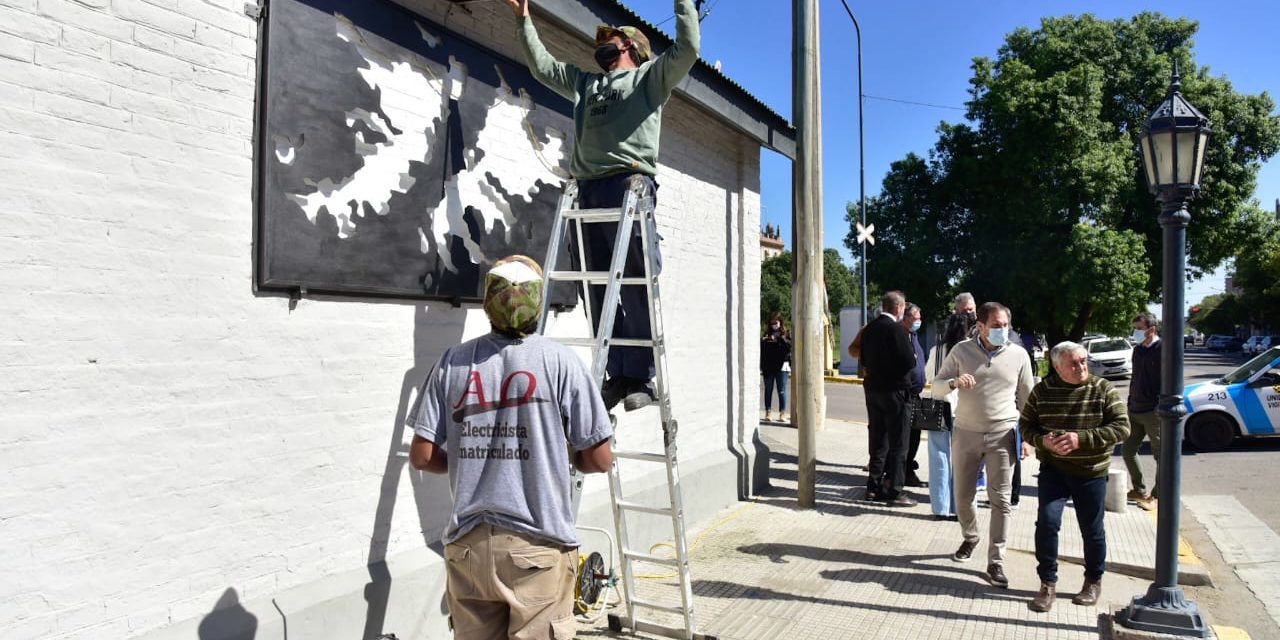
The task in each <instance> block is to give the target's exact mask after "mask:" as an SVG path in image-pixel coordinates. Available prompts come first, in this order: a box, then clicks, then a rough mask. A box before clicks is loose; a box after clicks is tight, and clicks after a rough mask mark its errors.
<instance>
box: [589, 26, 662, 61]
mask: <svg viewBox="0 0 1280 640" xmlns="http://www.w3.org/2000/svg"><path fill="white" fill-rule="evenodd" d="M614 36H618V37H621V38H623V39H625V40H630V41H631V43H632V44H633V45H635V47H636V53H638V54H640V62H645V61H647V60H648V59H649V58H652V57H653V47H651V46H649V38H648V37H646V36H645V35H644V33H642V32H641V31H640V30H639V29H637V28H635V27H613V26H609V25H607V24H602V25H600V26H598V27H596V45H597V46H599V45H602V44H604V43H605V42H608V41H609V38H612V37H614Z"/></svg>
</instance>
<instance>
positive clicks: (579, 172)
mask: <svg viewBox="0 0 1280 640" xmlns="http://www.w3.org/2000/svg"><path fill="white" fill-rule="evenodd" d="M506 3H507V4H508V5H509V6H510V7H511V9H512V10H513V11H515V13H516V18H517V20H519V22H520V34H519V35H520V45H521V47H522V48H523V49H524V55H525V61H526V62H527V63H528V65H529V71H530V72H531V73H532V74H533V77H535V78H537V79H538V81H539V82H541V83H542V84H545V85H547V86H548V87H550V88H551V89H552V90H554V91H556V92H557V93H559V94H560V95H562V96H564V97H565V98H567V99H569V100H571V101H573V103H574V107H573V124H574V127H573V129H574V146H573V160H572V163H571V165H570V173H572V174H573V177H574V178H575V179H576V180H577V182H578V206H580V207H582V208H584V209H612V208H615V207H620V206H622V199H623V196H624V195H625V194H626V193H627V190H628V189H630V188H632V186H633V185H635V184H639V185H641V186H642V187H643V191H645V192H647V193H649V194H655V193H656V192H657V189H658V185H657V182H656V181H655V180H654V176H656V175H657V173H658V140H659V138H660V137H661V132H662V106H663V104H665V103H666V101H667V99H668V98H670V97H671V92H672V91H673V90H675V87H676V85H677V84H679V82H680V81H681V80H682V79H684V77H685V75H687V74H688V73H689V70H690V69H692V68H693V64H694V62H696V61H697V60H698V47H699V39H700V37H699V29H698V11H697V9H696V8H695V7H694V4H693V0H675V13H676V42H675V44H674V45H672V46H671V47H670V48H668V49H667V50H666V51H663V52H662V55H659V56H657V57H656V58H655V57H653V50H652V48H651V47H650V46H649V39H648V38H647V37H645V35H644V33H642V32H641V31H640V30H639V29H637V28H635V27H629V26H623V27H611V26H608V25H601V26H600V27H599V28H598V29H597V30H596V50H595V59H596V64H598V65H600V69H601V71H602V73H601V72H594V71H586V70H584V69H581V68H579V67H577V66H575V65H572V64H566V63H563V62H560V61H558V60H556V59H555V58H553V57H552V56H551V54H550V53H548V52H547V49H546V47H544V46H543V45H542V41H541V40H539V38H538V32H537V30H536V29H534V26H533V20H532V19H531V18H530V17H529V0H506ZM637 181H638V183H637ZM647 231H648V236H649V241H650V245H651V251H652V252H653V260H654V266H655V272H654V273H653V274H652V275H654V276H657V275H658V273H659V272H661V271H662V255H661V253H660V252H659V246H658V240H659V238H658V230H657V229H656V228H654V227H652V226H651V227H650V228H649V229H648V230H647ZM624 232H625V233H631V236H632V237H631V241H630V243H629V244H628V247H629V249H628V252H627V256H626V265H625V267H624V268H623V275H625V276H627V277H635V276H644V275H645V274H644V253H643V248H642V246H641V243H642V239H641V235H640V225H639V224H635V225H632V229H627V230H624ZM617 233H618V225H617V223H612V222H602V223H595V224H589V225H584V229H583V234H584V235H585V236H586V238H585V242H584V244H585V246H584V247H583V250H584V253H585V257H586V268H587V269H588V270H590V271H608V270H609V266H610V265H609V263H610V260H611V259H612V257H613V246H614V239H615V238H616V237H617ZM604 290H605V287H604V285H590V286H587V287H586V294H587V298H588V300H589V303H590V304H591V309H592V313H591V318H592V322H594V323H597V324H598V323H599V322H600V316H601V309H602V307H603V305H604V300H603V299H604ZM619 304H620V306H621V308H620V309H618V313H617V315H616V316H615V321H614V324H613V334H612V335H613V337H615V338H642V339H647V338H649V337H651V336H652V331H651V327H650V326H649V300H648V298H646V297H645V290H644V288H643V287H637V286H625V287H622V290H621V294H620V297H619ZM593 329H594V330H596V331H600V328H599V327H593ZM607 371H608V374H609V378H608V380H606V381H605V383H604V388H603V394H604V400H605V406H606V407H608V408H610V409H612V408H613V407H614V405H616V404H618V402H622V403H623V408H625V409H626V410H627V411H634V410H636V409H639V408H641V407H644V406H646V405H649V404H651V403H652V402H653V400H654V397H655V396H654V389H653V383H652V382H651V381H652V380H653V376H654V373H655V371H654V364H653V350H652V349H650V348H649V347H613V348H611V349H609V362H608V365H607Z"/></svg>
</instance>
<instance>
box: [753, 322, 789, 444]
mask: <svg viewBox="0 0 1280 640" xmlns="http://www.w3.org/2000/svg"><path fill="white" fill-rule="evenodd" d="M760 373H762V374H764V419H765V420H766V421H768V420H772V419H773V388H774V386H775V385H777V387H778V419H779V420H786V416H787V383H788V378H790V377H791V334H790V333H787V325H786V323H785V322H784V321H783V319H782V314H781V313H775V314H773V317H772V318H770V319H769V328H768V329H765V332H764V338H762V339H761V340H760Z"/></svg>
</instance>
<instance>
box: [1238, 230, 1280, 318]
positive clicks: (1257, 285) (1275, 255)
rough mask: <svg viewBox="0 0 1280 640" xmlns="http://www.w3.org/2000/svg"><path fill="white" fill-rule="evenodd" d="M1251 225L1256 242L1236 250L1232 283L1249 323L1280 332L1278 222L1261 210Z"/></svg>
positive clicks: (1279, 239)
mask: <svg viewBox="0 0 1280 640" xmlns="http://www.w3.org/2000/svg"><path fill="white" fill-rule="evenodd" d="M1252 222H1253V225H1254V227H1255V232H1254V234H1253V235H1254V237H1255V238H1256V239H1257V241H1256V242H1251V243H1249V244H1248V245H1246V246H1243V247H1241V248H1240V251H1239V253H1238V254H1237V255H1236V259H1235V278H1234V281H1235V284H1236V286H1238V287H1240V289H1241V290H1242V293H1241V295H1240V303H1241V306H1242V307H1244V309H1245V310H1246V315H1247V316H1248V317H1249V319H1250V320H1251V321H1252V323H1253V324H1256V325H1260V326H1261V327H1263V328H1266V329H1268V330H1272V331H1274V330H1276V329H1280V222H1277V221H1276V219H1275V218H1274V217H1272V215H1271V214H1269V213H1266V212H1263V211H1262V210H1257V211H1255V215H1254V216H1253V221H1252Z"/></svg>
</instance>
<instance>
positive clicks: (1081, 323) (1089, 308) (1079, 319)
mask: <svg viewBox="0 0 1280 640" xmlns="http://www.w3.org/2000/svg"><path fill="white" fill-rule="evenodd" d="M1092 318H1093V302H1086V303H1084V306H1083V307H1080V311H1078V312H1076V321H1075V323H1074V324H1072V325H1071V340H1072V341H1074V342H1080V338H1083V337H1084V330H1085V329H1086V328H1088V326H1089V320H1091V319H1092Z"/></svg>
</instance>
